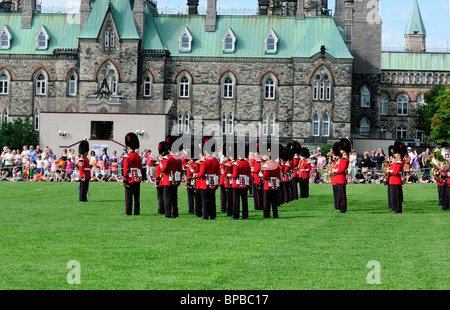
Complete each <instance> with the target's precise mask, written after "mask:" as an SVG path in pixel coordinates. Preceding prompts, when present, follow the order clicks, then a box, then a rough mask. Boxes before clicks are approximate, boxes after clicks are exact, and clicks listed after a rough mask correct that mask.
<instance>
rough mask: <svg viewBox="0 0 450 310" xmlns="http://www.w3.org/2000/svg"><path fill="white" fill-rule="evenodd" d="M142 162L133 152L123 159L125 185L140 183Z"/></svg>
mask: <svg viewBox="0 0 450 310" xmlns="http://www.w3.org/2000/svg"><path fill="white" fill-rule="evenodd" d="M141 179H142V160H141V156H139V155H138V154H137V153H135V152H134V151H132V152H130V153H128V155H126V156H124V158H123V180H124V181H125V182H126V183H130V184H131V183H141Z"/></svg>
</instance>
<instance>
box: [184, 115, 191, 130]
mask: <svg viewBox="0 0 450 310" xmlns="http://www.w3.org/2000/svg"><path fill="white" fill-rule="evenodd" d="M189 131H190V130H189V114H188V113H187V112H186V113H185V114H184V132H185V133H189Z"/></svg>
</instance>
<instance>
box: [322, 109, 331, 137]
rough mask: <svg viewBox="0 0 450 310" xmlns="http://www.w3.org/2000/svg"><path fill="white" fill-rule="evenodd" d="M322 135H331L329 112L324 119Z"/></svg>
mask: <svg viewBox="0 0 450 310" xmlns="http://www.w3.org/2000/svg"><path fill="white" fill-rule="evenodd" d="M322 136H323V137H329V136H330V117H329V116H328V113H325V115H324V116H323V121H322Z"/></svg>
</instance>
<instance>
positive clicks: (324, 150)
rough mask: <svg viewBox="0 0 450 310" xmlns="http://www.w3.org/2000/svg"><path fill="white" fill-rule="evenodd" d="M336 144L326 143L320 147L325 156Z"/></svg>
mask: <svg viewBox="0 0 450 310" xmlns="http://www.w3.org/2000/svg"><path fill="white" fill-rule="evenodd" d="M333 145H334V144H325V145H324V146H321V147H320V151H321V152H322V154H323V155H324V156H327V154H328V153H329V152H330V150H331V149H332V148H333Z"/></svg>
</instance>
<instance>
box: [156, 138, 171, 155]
mask: <svg viewBox="0 0 450 310" xmlns="http://www.w3.org/2000/svg"><path fill="white" fill-rule="evenodd" d="M168 151H169V146H168V144H167V142H166V141H161V142H159V144H158V154H159V155H166V154H167V152H168Z"/></svg>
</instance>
